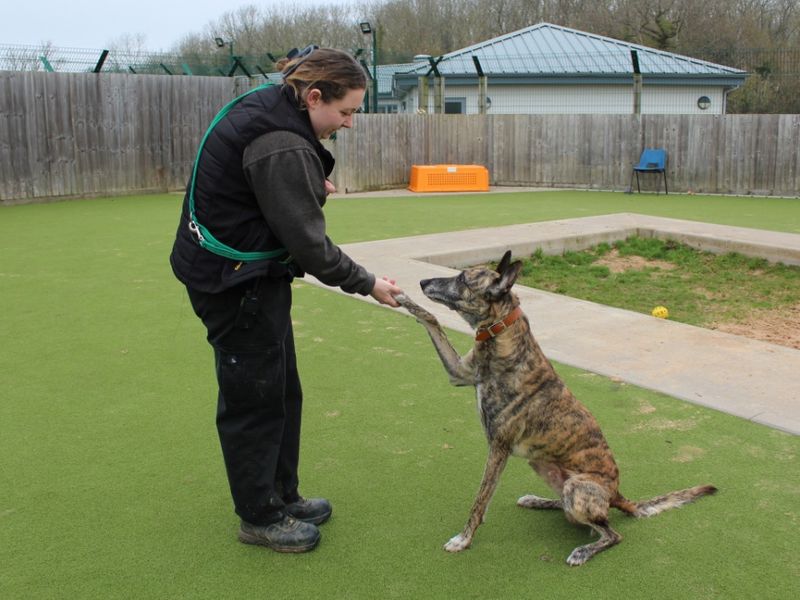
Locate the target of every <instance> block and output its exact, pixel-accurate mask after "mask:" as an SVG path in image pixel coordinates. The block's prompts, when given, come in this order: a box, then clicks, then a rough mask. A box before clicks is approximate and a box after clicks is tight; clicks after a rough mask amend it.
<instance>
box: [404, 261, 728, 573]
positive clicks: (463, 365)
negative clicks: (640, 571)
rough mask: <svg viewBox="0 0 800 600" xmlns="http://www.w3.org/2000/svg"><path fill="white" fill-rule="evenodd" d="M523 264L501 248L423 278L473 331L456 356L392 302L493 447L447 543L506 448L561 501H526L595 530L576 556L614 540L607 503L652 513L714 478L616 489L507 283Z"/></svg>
mask: <svg viewBox="0 0 800 600" xmlns="http://www.w3.org/2000/svg"><path fill="white" fill-rule="evenodd" d="M521 268H522V263H521V262H520V261H515V262H513V263H512V262H511V252H506V253H505V255H504V256H503V259H502V260H501V262H500V265H499V266H498V268H497V271H492V270H491V269H487V268H483V267H475V268H471V269H467V270H465V271H463V272H461V273H460V274H459V275H457V276H456V277H450V278H438V279H425V280H423V281H422V282H420V285H421V287H422V291H423V293H424V294H425V296H427V297H428V298H430V299H431V300H433V301H435V302H439V303H441V304H444V305H445V306H447V307H448V308H450V309H452V310H455V311H456V312H457V313H458V314H459V315H461V316H462V317H463V318H464V319H465V320H466V321H467V323H469V324H470V325H471V326H472V327H473V329H475V330H476V332H477V335H476V343H475V346H474V347H473V348H472V350H470V352H469V353H468V354H466V355H465V356H463V357H462V356H459V355H458V353H457V352H456V350H455V349H454V348H453V346H452V344H451V343H450V341H449V340H448V339H447V336H446V335H445V333H444V331H443V330H442V328H441V327H440V325H439V323H438V321H437V320H436V317H434V316H433V315H432V314H430V313H429V312H428V311H426V310H425V309H423V308H422V307H420V306H419V305H417V304H415V303H414V302H413V301H411V300H410V299H409V298H408V297H407V296H405V295H400V296H397V301H398V302H399V303H400V304H401V305H402V306H403V307H404V308H405V309H406V310H408V311H409V312H410V313H411V314H412V315H413V316H415V317H416V318H417V320H418V321H419V322H420V323H422V325H424V326H425V328H426V329H427V330H428V333H429V334H430V337H431V340H432V341H433V345H434V346H435V347H436V351H437V352H438V353H439V357H440V358H441V360H442V363H443V364H444V368H445V370H446V371H447V373H448V375H449V376H450V382H451V383H452V384H453V385H474V386H475V388H476V392H477V396H478V409H479V412H480V418H481V423H482V424H483V429H484V431H485V433H486V437H487V438H488V441H489V456H488V459H487V461H486V470H485V472H484V474H483V480H482V481H481V485H480V489H479V491H478V496H477V498H476V499H475V502H474V504H473V506H472V512H471V513H470V516H469V520H468V521H467V524H466V526H465V527H464V530H463V531H462V532H461V533H459V534H458V535H456V536H454V537H453V538H452V539H450V541H448V542H447V544H445V546H444V548H445V550H447V551H449V552H459V551H461V550H464V549H466V548H468V547H469V546H470V544H471V543H472V537H473V535H475V530H476V529H477V528H478V525H480V524H481V523H482V522H483V519H484V515H485V513H486V509H487V507H488V505H489V501H490V500H491V498H492V495H493V493H494V491H495V488H496V487H497V483H498V480H499V478H500V474H501V472H502V471H503V468H504V466H505V464H506V461H507V460H508V457H509V456H511V455H514V456H519V457H521V458H524V459H526V460H527V461H528V463H529V464H530V465H531V467H533V470H534V471H536V472H537V473H538V474H539V475H540V476H541V477H542V478H543V479H544V480H545V481H546V482H547V484H548V485H549V486H550V487H551V488H552V489H553V490H554V491H555V492H556V493H557V494H558V497H559V499H558V500H548V499H546V498H540V497H538V496H533V495H531V496H523V497H522V498H520V499H519V500H518V501H517V504H518V505H519V506H522V507H525V508H547V509H555V508H557V509H562V510H563V511H564V513H565V515H566V517H567V519H568V520H569V521H572V522H574V523H579V524H583V525H588V526H589V527H591V528H592V529H593V530H594V531H596V532H597V533H599V534H600V539H599V540H598V541H596V542H594V543H591V544H587V545H585V546H579V547H577V548H575V549H574V550H573V551H572V553H571V554H570V555H569V557H568V558H567V563H568V564H570V565H581V564H583V563H585V562H586V561H587V560H589V559H590V558H591V557H592V556H594V555H595V554H597V553H598V552H601V551H603V550H605V549H606V548H609V547H611V546H613V545H615V544H618V543H619V542H620V541H621V540H622V537H621V536H620V534H619V533H617V532H616V531H614V530H613V529H612V528H611V526H610V525H609V523H608V513H609V508H610V507H612V506H613V507H614V508H617V509H619V510H621V511H623V512H625V513H627V514H628V515H632V516H636V517H649V516H651V515H655V514H658V513H660V512H662V511H664V510H667V509H669V508H675V507H678V506H682V505H683V504H686V503H688V502H692V501H693V500H695V499H697V498H699V497H700V496H704V495H706V494H713V493H714V492H715V491H716V488H715V487H714V486H711V485H702V486H697V487H693V488H689V489H685V490H681V491H677V492H671V493H669V494H665V495H663V496H658V497H657V498H653V499H650V500H644V501H640V502H631V501H630V500H627V499H626V498H625V497H624V496H623V495H622V494H620V492H619V470H618V469H617V464H616V462H615V461H614V456H613V455H612V453H611V450H610V449H609V447H608V443H607V442H606V439H605V437H604V436H603V433H602V432H601V431H600V426H599V425H598V424H597V421H596V420H595V418H594V417H593V416H592V414H591V413H590V412H589V411H588V410H587V409H586V408H585V407H584V406H583V405H582V404H581V403H580V402H578V400H576V399H575V397H574V396H573V395H572V393H571V392H570V391H569V390H568V389H567V386H566V385H565V384H564V382H563V381H562V380H561V378H559V376H558V375H557V374H556V372H555V371H554V370H553V367H552V365H551V364H550V361H548V360H547V358H546V357H545V355H544V354H543V353H542V350H541V349H540V348H539V345H538V344H537V343H536V340H535V339H534V337H533V334H532V333H531V329H530V324H529V323H528V319H527V318H526V317H525V315H524V314H522V311H521V309H520V308H519V299H518V298H517V296H516V295H515V294H514V293H513V292H512V291H511V286H512V285H513V284H514V282H515V281H516V279H517V277H518V275H519V272H520V270H521Z"/></svg>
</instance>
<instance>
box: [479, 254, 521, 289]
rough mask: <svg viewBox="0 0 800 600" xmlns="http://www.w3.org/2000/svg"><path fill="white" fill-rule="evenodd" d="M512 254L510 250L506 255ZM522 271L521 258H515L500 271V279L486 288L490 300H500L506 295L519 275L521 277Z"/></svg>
mask: <svg viewBox="0 0 800 600" xmlns="http://www.w3.org/2000/svg"><path fill="white" fill-rule="evenodd" d="M510 255H511V253H510V252H506V256H510ZM505 258H506V257H505V256H504V257H503V260H505ZM501 264H502V263H501ZM520 271H522V261H520V260H515V261H514V262H513V263H511V264H510V265H508V266H507V267H506V268H505V269H503V270H502V271H500V279H498V280H497V281H495V282H494V283H493V284H492V285H491V286H489V288H488V289H487V290H486V297H487V298H489V299H490V300H499V299H500V298H502V297H503V296H504V295H506V294H507V293H508V292H509V290H510V289H511V286H512V285H514V282H515V281H516V280H517V277H519V273H520Z"/></svg>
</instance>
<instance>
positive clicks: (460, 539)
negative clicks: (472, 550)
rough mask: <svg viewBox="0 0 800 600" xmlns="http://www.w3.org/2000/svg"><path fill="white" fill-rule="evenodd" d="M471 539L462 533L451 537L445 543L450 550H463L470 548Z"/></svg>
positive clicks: (445, 547)
mask: <svg viewBox="0 0 800 600" xmlns="http://www.w3.org/2000/svg"><path fill="white" fill-rule="evenodd" d="M470 542H471V540H468V539H467V538H465V537H464V536H463V535H461V534H460V533H459V534H458V535H454V536H453V537H451V538H450V539H449V540H448V541H447V543H446V544H445V545H444V549H445V550H447V551H448V552H461V551H462V550H466V549H467V548H469V545H470Z"/></svg>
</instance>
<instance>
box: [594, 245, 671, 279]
mask: <svg viewBox="0 0 800 600" xmlns="http://www.w3.org/2000/svg"><path fill="white" fill-rule="evenodd" d="M594 264H596V265H602V266H604V267H608V270H609V271H611V272H612V273H624V272H625V271H641V270H642V269H647V268H659V269H661V270H663V271H671V270H672V269H674V268H675V265H673V264H672V263H670V262H667V261H665V260H648V259H646V258H644V257H642V256H620V255H619V250H617V249H616V248H612V249H611V250H610V251H609V252H608V254H606V255H605V256H603V257H602V258H599V259H598V260H596V261H595V262H594Z"/></svg>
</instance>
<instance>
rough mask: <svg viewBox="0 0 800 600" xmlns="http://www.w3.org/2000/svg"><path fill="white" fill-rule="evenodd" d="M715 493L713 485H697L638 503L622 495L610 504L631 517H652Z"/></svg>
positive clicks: (715, 489)
mask: <svg viewBox="0 0 800 600" xmlns="http://www.w3.org/2000/svg"><path fill="white" fill-rule="evenodd" d="M716 491H717V488H715V487H714V486H713V485H697V486H695V487H692V488H687V489H685V490H679V491H677V492H670V493H669V494H664V495H663V496H656V497H655V498H650V499H649V500H639V502H631V501H630V500H628V499H627V498H625V497H623V496H622V495H618V496H617V497H616V498H615V499H614V500H613V501H612V502H611V506H613V507H615V508H618V509H619V510H621V511H622V512H625V513H628V514H629V515H631V516H633V517H652V516H653V515H657V514H658V513H661V512H664V511H665V510H669V509H670V508H678V507H679V506H683V505H684V504H689V503H690V502H694V501H695V500H697V499H698V498H700V497H702V496H708V495H709V494H713V493H715V492H716Z"/></svg>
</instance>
